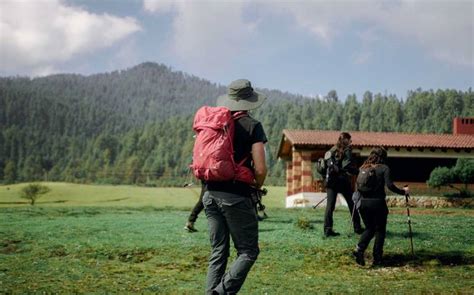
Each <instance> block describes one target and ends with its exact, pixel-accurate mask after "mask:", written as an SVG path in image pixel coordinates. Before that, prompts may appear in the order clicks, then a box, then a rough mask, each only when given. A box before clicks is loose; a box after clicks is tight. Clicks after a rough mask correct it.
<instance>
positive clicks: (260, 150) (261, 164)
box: [252, 142, 267, 188]
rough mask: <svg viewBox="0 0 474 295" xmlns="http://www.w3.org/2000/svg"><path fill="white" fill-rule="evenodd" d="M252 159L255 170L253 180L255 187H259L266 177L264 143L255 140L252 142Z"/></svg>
mask: <svg viewBox="0 0 474 295" xmlns="http://www.w3.org/2000/svg"><path fill="white" fill-rule="evenodd" d="M252 161H253V168H254V171H255V181H256V185H257V188H261V187H262V186H263V183H264V182H265V178H266V177H267V164H266V161H265V144H264V143H263V142H256V143H254V144H252Z"/></svg>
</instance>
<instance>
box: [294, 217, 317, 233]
mask: <svg viewBox="0 0 474 295" xmlns="http://www.w3.org/2000/svg"><path fill="white" fill-rule="evenodd" d="M295 226H296V227H298V228H301V229H303V230H309V229H313V225H312V224H311V222H310V221H309V219H308V218H306V217H304V216H300V217H298V219H297V220H296V222H295Z"/></svg>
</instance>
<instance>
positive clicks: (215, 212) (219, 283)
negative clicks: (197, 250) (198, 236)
mask: <svg viewBox="0 0 474 295" xmlns="http://www.w3.org/2000/svg"><path fill="white" fill-rule="evenodd" d="M203 203H204V209H205V212H206V216H207V220H208V223H209V238H210V241H211V247H212V250H211V255H210V257H209V267H208V272H207V286H206V293H207V294H213V292H215V293H217V294H235V293H237V292H238V291H239V290H240V288H241V287H242V285H243V283H244V281H245V278H246V277H247V274H248V272H249V271H250V269H251V267H252V265H253V264H254V263H255V260H257V256H258V254H259V251H260V250H259V248H258V221H257V215H256V214H255V208H254V205H253V202H252V200H251V199H250V198H248V197H243V196H239V195H234V194H229V193H224V192H213V191H210V192H206V193H205V194H204V197H203ZM231 237H232V241H233V242H234V247H235V249H236V250H237V258H236V259H235V260H234V261H233V263H232V264H231V265H230V267H229V269H228V271H227V272H225V270H226V266H227V260H228V258H229V248H230V238H231Z"/></svg>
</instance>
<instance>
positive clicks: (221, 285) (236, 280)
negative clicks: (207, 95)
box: [203, 79, 267, 294]
mask: <svg viewBox="0 0 474 295" xmlns="http://www.w3.org/2000/svg"><path fill="white" fill-rule="evenodd" d="M265 99H266V97H265V96H264V95H263V94H261V93H258V92H255V91H254V90H253V88H252V85H251V83H250V81H248V80H245V79H240V80H236V81H234V82H232V83H231V84H230V85H229V87H228V93H227V94H226V95H223V96H220V97H219V98H218V99H217V106H221V107H226V108H228V109H230V110H231V111H232V112H238V111H244V112H247V111H249V110H252V109H255V108H258V107H259V106H260V105H261V104H262V103H263V102H264V101H265ZM266 142H267V137H266V135H265V132H264V130H263V127H262V125H261V123H260V122H259V121H257V120H255V119H253V118H252V117H250V116H249V115H248V113H247V114H246V115H245V116H239V118H238V119H236V120H235V133H234V140H233V148H234V160H235V163H241V162H242V161H244V160H245V161H244V165H246V166H247V167H248V168H251V169H252V171H253V174H254V177H253V178H254V181H253V182H254V183H253V184H252V185H250V184H248V183H245V182H241V181H237V180H230V181H206V192H205V193H204V196H203V204H204V210H205V213H206V216H207V220H208V225H209V236H210V241H211V248H212V250H211V255H210V257H209V266H208V272H207V286H206V293H207V294H235V293H237V292H238V291H239V290H240V288H241V287H242V285H243V283H244V281H245V279H246V277H247V274H248V272H249V271H250V269H251V267H252V265H253V264H254V263H255V261H256V259H257V256H258V254H259V252H260V250H259V247H258V220H257V214H256V212H255V206H254V204H253V201H252V199H251V197H250V193H251V190H252V186H254V187H256V188H260V187H261V186H262V185H263V183H264V181H265V177H266V174H267V167H266V164H265V149H264V144H265V143H266ZM231 237H232V240H233V243H234V247H235V248H236V250H237V257H236V259H235V260H234V261H233V263H232V264H231V265H230V267H229V269H228V271H227V272H226V266H227V260H228V257H229V248H230V238H231Z"/></svg>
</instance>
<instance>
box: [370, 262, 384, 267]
mask: <svg viewBox="0 0 474 295" xmlns="http://www.w3.org/2000/svg"><path fill="white" fill-rule="evenodd" d="M372 267H373V268H378V267H383V263H382V260H374V261H373V262H372Z"/></svg>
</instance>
